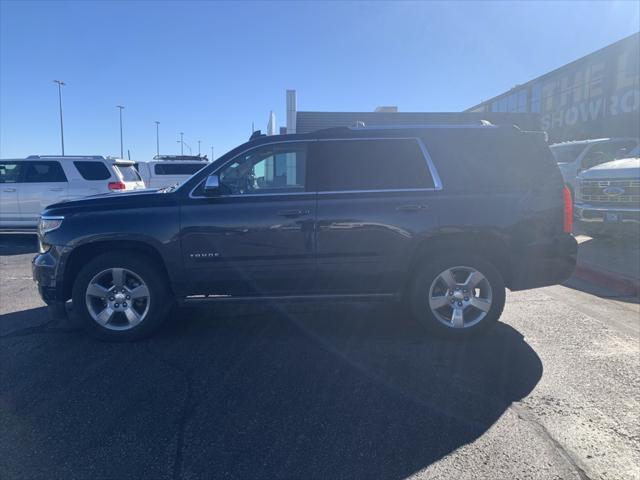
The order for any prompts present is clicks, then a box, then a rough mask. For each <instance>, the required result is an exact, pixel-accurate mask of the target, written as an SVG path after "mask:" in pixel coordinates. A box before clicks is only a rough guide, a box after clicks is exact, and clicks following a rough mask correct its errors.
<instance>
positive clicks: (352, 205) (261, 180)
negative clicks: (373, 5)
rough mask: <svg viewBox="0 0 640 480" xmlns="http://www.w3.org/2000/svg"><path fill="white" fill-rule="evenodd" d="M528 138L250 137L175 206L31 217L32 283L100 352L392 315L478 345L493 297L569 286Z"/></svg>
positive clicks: (553, 180) (512, 132)
mask: <svg viewBox="0 0 640 480" xmlns="http://www.w3.org/2000/svg"><path fill="white" fill-rule="evenodd" d="M563 188H564V187H563V181H562V177H561V175H560V171H559V170H558V167H557V166H556V163H555V161H554V159H553V156H552V155H551V152H550V151H549V148H548V147H547V145H546V142H545V139H544V134H542V133H540V132H524V131H521V130H520V129H518V128H517V127H498V126H493V125H486V124H479V125H449V126H447V125H431V126H416V127H402V128H396V127H376V128H369V127H363V128H335V129H329V130H322V131H318V132H314V133H309V134H299V135H281V136H269V137H267V136H260V137H258V138H254V139H252V140H250V141H249V142H248V143H246V144H244V145H241V146H239V147H237V148H235V149H234V150H232V151H230V152H229V153H227V154H226V155H224V156H223V157H221V158H219V159H218V160H216V161H215V162H213V163H212V164H211V165H209V166H208V167H206V168H204V169H203V170H201V171H200V172H198V173H196V174H195V175H194V176H193V177H191V178H190V179H189V180H187V181H186V182H185V183H184V184H182V185H181V186H180V187H178V188H174V189H164V190H159V191H142V192H136V193H131V194H107V195H102V196H95V197H88V198H85V199H82V200H76V201H70V202H66V203H59V204H56V205H53V206H51V207H49V208H47V209H46V210H45V211H44V212H43V214H42V219H41V221H40V226H39V239H40V251H41V253H40V254H39V255H37V256H36V257H35V258H34V260H33V276H34V279H35V280H36V281H37V283H38V288H39V291H40V294H41V296H42V298H43V299H44V301H45V302H46V303H47V304H48V305H49V306H50V308H52V309H53V310H54V311H55V312H57V313H58V314H59V313H63V312H65V308H64V306H65V302H67V301H68V300H70V299H72V300H73V302H72V305H73V308H72V310H71V314H72V315H71V317H72V318H73V319H75V321H77V322H80V323H82V325H83V326H84V327H85V328H86V329H87V330H88V331H89V332H90V333H92V334H94V335H96V336H97V337H99V338H102V339H114V340H132V339H137V338H141V337H143V336H145V335H148V334H150V333H151V332H153V331H154V330H155V329H156V328H157V327H158V326H159V325H160V324H161V322H162V321H163V319H164V318H165V317H166V316H167V313H168V311H169V308H170V306H171V305H172V304H174V303H175V302H177V303H178V304H181V303H185V302H219V301H229V300H239V299H248V298H256V297H262V298H265V299H268V300H274V301H275V300H287V299H288V300H291V299H306V298H323V299H333V300H335V299H342V298H357V299H369V298H370V299H399V300H402V301H405V302H406V303H407V304H408V305H409V306H410V307H411V310H412V312H413V314H414V315H415V316H416V317H417V318H418V319H419V320H420V321H422V322H424V324H425V325H426V326H428V327H430V328H431V329H434V330H436V331H439V332H441V333H445V334H449V335H452V336H466V335H469V334H472V333H478V332H481V331H484V330H486V329H487V328H488V327H490V326H491V325H492V324H494V323H495V322H496V321H497V320H498V317H499V316H500V314H501V312H502V309H503V306H504V302H505V287H508V288H510V289H511V290H522V289H527V288H533V287H540V286H544V285H551V284H555V283H559V282H561V281H563V280H565V279H566V278H568V277H569V276H570V275H571V273H572V272H573V269H574V266H575V262H576V250H577V246H576V242H575V240H574V239H573V237H572V236H571V234H570V233H569V232H570V231H571V218H572V212H571V202H570V197H569V196H568V195H567V192H566V190H563Z"/></svg>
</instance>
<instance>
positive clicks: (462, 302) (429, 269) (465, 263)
mask: <svg viewBox="0 0 640 480" xmlns="http://www.w3.org/2000/svg"><path fill="white" fill-rule="evenodd" d="M504 302H505V286H504V280H503V279H502V276H501V275H500V273H499V272H498V271H497V270H496V268H495V267H494V266H493V265H491V263H489V262H487V261H485V260H483V259H481V258H476V257H474V256H468V255H459V256H458V255H453V256H447V257H445V258H442V259H439V260H436V261H433V262H429V263H427V264H425V265H424V267H423V268H422V269H421V270H420V272H419V273H418V274H417V276H416V277H415V280H414V282H413V285H412V289H411V307H412V310H413V314H414V315H415V316H416V318H418V319H419V320H420V321H421V322H422V323H423V324H424V325H425V326H426V327H427V328H429V329H430V330H432V331H434V332H437V333H439V334H442V335H445V336H447V337H451V338H463V337H468V336H471V335H476V334H479V333H482V332H484V331H486V330H487V329H489V328H491V327H492V326H493V325H494V324H495V323H496V322H497V321H498V318H499V317H500V315H501V314H502V310H503V308H504Z"/></svg>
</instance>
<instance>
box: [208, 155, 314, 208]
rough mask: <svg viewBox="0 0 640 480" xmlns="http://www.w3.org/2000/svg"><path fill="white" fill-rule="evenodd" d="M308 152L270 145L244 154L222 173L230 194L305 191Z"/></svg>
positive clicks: (221, 176)
mask: <svg viewBox="0 0 640 480" xmlns="http://www.w3.org/2000/svg"><path fill="white" fill-rule="evenodd" d="M306 166H307V151H306V147H305V146H304V145H297V146H295V145H294V146H292V145H291V144H284V145H269V146H266V147H262V148H257V149H255V150H252V151H251V152H249V153H248V154H244V155H242V156H241V157H240V158H238V159H237V160H235V161H233V162H231V164H229V165H227V166H226V167H224V168H223V169H222V170H221V171H220V172H219V175H220V183H221V185H222V188H223V191H224V192H225V193H227V194H230V195H249V194H254V195H255V194H261V193H262V194H265V193H267V194H268V193H289V192H303V191H304V190H305V175H306Z"/></svg>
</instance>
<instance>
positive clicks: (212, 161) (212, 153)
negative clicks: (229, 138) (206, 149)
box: [211, 145, 213, 162]
mask: <svg viewBox="0 0 640 480" xmlns="http://www.w3.org/2000/svg"><path fill="white" fill-rule="evenodd" d="M211 161H212V162H213V145H211Z"/></svg>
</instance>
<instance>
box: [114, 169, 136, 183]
mask: <svg viewBox="0 0 640 480" xmlns="http://www.w3.org/2000/svg"><path fill="white" fill-rule="evenodd" d="M114 168H115V169H116V170H117V171H119V172H120V173H121V175H122V181H123V182H139V181H140V180H141V178H140V174H139V173H138V171H137V170H136V169H135V167H134V166H133V165H131V166H129V165H127V166H125V165H114Z"/></svg>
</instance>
